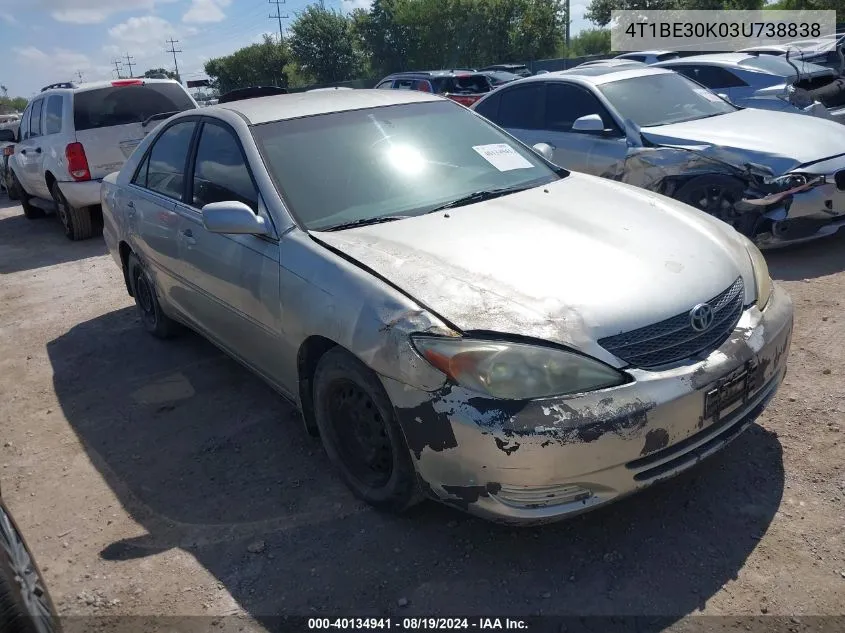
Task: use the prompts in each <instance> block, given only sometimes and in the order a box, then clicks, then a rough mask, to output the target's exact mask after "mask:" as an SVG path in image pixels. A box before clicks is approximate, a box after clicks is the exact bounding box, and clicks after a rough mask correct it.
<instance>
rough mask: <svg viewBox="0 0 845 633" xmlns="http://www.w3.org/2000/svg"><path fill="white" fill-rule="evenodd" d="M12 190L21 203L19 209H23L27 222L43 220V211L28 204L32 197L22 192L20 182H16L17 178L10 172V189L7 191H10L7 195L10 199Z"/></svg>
mask: <svg viewBox="0 0 845 633" xmlns="http://www.w3.org/2000/svg"><path fill="white" fill-rule="evenodd" d="M12 189H14V190H15V196H16V197H17V199H18V200H20V201H21V207H22V208H23V214H24V217H26V219H27V220H37V219H38V218H43V217H44V216H45V215H47V214H46V213H45V212H44V209H39V208H38V207H35V206H33V205H32V204H30V202H29V200H30V198H31V197H32V196H30V195H29V194H27V193H26V191H24V189H23V187H22V186H21V182H20V180H18V177H17V176H16V175H15V172H12V187H11V189H10V190H9V191H10V193H9V197H10V198H11V197H12V195H11V190H12Z"/></svg>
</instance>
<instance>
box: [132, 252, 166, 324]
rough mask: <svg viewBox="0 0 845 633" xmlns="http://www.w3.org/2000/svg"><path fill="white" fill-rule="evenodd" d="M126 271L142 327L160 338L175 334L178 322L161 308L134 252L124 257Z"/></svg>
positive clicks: (153, 287)
mask: <svg viewBox="0 0 845 633" xmlns="http://www.w3.org/2000/svg"><path fill="white" fill-rule="evenodd" d="M126 272H127V276H128V278H129V283H130V284H131V285H132V296H133V297H135V305H136V306H137V308H138V313H139V315H140V317H141V323H142V324H143V326H144V329H145V330H146V331H147V332H149V333H150V334H152V335H153V336H155V337H156V338H160V339H168V338H171V337H173V336H175V335H176V334H177V333H178V332H179V324H178V323H176V321H174V320H173V319H171V318H170V317H168V316H167V315H166V314H165V313H164V311H163V310H162V309H161V304H160V303H159V301H158V296H157V295H156V290H155V284H154V283H153V281H152V278H151V277H150V275H149V273H147V271H146V270H145V269H144V266H143V265H142V264H141V262H140V260H139V259H138V258H137V257H136V256H135V254H134V253H130V255H129V257H128V258H127V259H126Z"/></svg>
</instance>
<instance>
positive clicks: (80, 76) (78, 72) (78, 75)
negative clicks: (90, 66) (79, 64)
mask: <svg viewBox="0 0 845 633" xmlns="http://www.w3.org/2000/svg"><path fill="white" fill-rule="evenodd" d="M76 76H77V77H79V81H82V71H81V70H77V71H76Z"/></svg>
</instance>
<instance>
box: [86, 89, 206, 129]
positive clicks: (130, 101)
mask: <svg viewBox="0 0 845 633" xmlns="http://www.w3.org/2000/svg"><path fill="white" fill-rule="evenodd" d="M193 107H194V104H193V103H192V102H191V98H190V97H189V96H188V94H187V93H186V92H185V89H184V88H182V87H181V86H180V85H178V84H175V83H173V84H171V83H163V84H145V85H133V86H112V87H109V88H99V89H97V90H86V91H84V92H77V93H75V94H74V96H73V121H74V126H75V127H76V130H77V131H80V130H91V129H95V128H101V127H110V126H113V125H127V124H129V123H142V122H143V121H146V120H147V119H148V118H149V117H151V116H152V115H154V114H161V113H163V112H181V111H183V110H190V109H192V108H193Z"/></svg>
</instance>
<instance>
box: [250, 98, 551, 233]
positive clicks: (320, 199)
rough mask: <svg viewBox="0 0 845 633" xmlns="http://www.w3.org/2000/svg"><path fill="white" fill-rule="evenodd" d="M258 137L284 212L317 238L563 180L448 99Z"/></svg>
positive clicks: (311, 120)
mask: <svg viewBox="0 0 845 633" xmlns="http://www.w3.org/2000/svg"><path fill="white" fill-rule="evenodd" d="M252 133H253V136H254V137H255V140H256V143H257V144H258V147H259V149H260V151H261V153H262V155H263V157H264V161H265V163H266V165H267V167H268V169H269V171H270V174H271V176H272V177H273V179H274V180H275V182H276V185H277V187H278V188H279V190H280V192H281V194H282V197H283V199H284V200H285V203H286V204H287V205H288V208H289V209H290V210H291V211H292V213H293V214H294V215H295V217H296V218H297V220H298V221H299V222H300V223H301V224H302V225H303V226H305V227H306V228H307V229H310V230H315V231H319V230H324V229H327V228H331V227H334V226H338V225H342V224H347V223H350V222H356V221H361V220H370V219H373V218H379V217H385V216H412V215H422V214H424V213H427V212H429V211H432V210H434V209H435V208H436V207H438V206H440V205H442V204H445V203H448V202H450V201H452V200H456V199H458V198H461V197H463V196H466V195H469V194H471V193H474V192H476V191H483V190H490V189H499V188H511V187H513V188H521V187H526V186H537V185H541V184H546V183H548V182H550V181H552V180H556V179H558V178H559V176H558V175H557V174H556V173H555V172H554V171H553V170H552V168H551V167H549V166H548V165H547V164H546V163H545V162H544V161H543V160H542V159H540V158H539V157H538V156H537V155H536V154H534V152H532V151H530V150H528V149H526V148H525V147H523V146H521V145H520V144H519V143H518V142H517V141H515V140H514V139H513V138H511V137H510V136H508V135H506V134H504V133H503V132H500V131H499V130H497V129H496V128H495V127H493V126H492V125H490V124H489V123H488V122H487V121H486V120H485V119H482V118H481V117H479V116H477V115H475V114H473V113H472V112H470V111H469V110H467V109H465V108H462V107H461V106H459V105H456V104H454V103H452V102H449V101H443V102H429V103H414V104H403V105H394V106H388V107H381V108H367V109H363V110H351V111H346V112H334V113H331V114H322V115H317V116H311V117H305V118H301V119H291V120H287V121H274V122H272V123H265V124H262V125H257V126H254V127H253V129H252Z"/></svg>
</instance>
